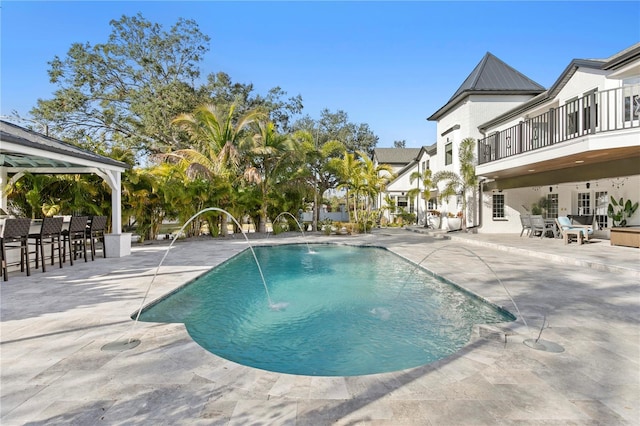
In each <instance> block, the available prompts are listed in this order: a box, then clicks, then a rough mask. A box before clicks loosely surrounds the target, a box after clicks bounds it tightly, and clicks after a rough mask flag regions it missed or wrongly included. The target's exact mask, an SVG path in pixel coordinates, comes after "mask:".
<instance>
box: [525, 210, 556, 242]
mask: <svg viewBox="0 0 640 426" xmlns="http://www.w3.org/2000/svg"><path fill="white" fill-rule="evenodd" d="M547 232H551V233H552V234H553V235H555V227H554V226H553V223H550V222H547V221H545V220H544V218H543V217H542V215H539V214H532V215H531V232H530V233H529V237H533V236H536V237H540V238H543V237H544V236H545V235H546V234H547Z"/></svg>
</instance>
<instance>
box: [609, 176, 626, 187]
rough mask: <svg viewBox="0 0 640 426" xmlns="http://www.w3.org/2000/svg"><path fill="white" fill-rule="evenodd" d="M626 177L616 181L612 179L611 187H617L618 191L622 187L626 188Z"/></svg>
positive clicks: (618, 178)
mask: <svg viewBox="0 0 640 426" xmlns="http://www.w3.org/2000/svg"><path fill="white" fill-rule="evenodd" d="M627 179H629V178H626V177H617V178H615V179H611V187H615V188H616V189H620V187H621V186H624V183H625V182H626V181H627Z"/></svg>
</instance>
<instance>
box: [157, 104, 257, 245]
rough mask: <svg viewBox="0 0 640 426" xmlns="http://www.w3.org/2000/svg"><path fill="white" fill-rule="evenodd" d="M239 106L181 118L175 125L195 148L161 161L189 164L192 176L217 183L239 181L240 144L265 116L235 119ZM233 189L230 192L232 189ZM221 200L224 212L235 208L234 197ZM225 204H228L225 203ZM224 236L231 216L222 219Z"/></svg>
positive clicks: (253, 113) (200, 111) (165, 156)
mask: <svg viewBox="0 0 640 426" xmlns="http://www.w3.org/2000/svg"><path fill="white" fill-rule="evenodd" d="M235 108H236V105H235V104H232V105H231V106H230V107H229V108H228V110H227V111H225V110H223V109H222V108H220V107H218V106H216V105H203V106H200V107H198V108H197V109H196V110H195V111H194V112H193V113H191V114H181V115H179V116H178V117H176V118H175V119H174V120H173V121H172V123H173V124H175V125H178V126H180V127H182V128H183V129H185V130H186V131H187V133H188V134H189V135H190V137H191V139H192V141H193V144H194V146H193V147H192V148H188V149H181V150H177V151H173V152H170V153H167V154H163V155H162V156H160V158H162V159H164V160H166V161H186V162H187V163H188V169H187V171H188V174H189V176H193V177H195V176H199V177H203V178H205V179H213V177H214V176H217V177H222V178H226V179H228V180H229V181H234V180H236V179H238V178H239V177H240V176H242V174H241V173H240V170H241V168H240V161H241V154H240V149H239V145H240V141H241V140H242V138H243V137H244V135H245V130H246V128H247V127H248V126H249V125H251V123H253V122H254V121H256V120H257V119H260V118H261V117H263V116H264V113H263V112H262V111H259V110H257V109H254V110H250V111H248V112H247V113H245V114H244V115H242V116H241V117H238V118H235V117H234V112H235ZM229 189H230V188H229ZM226 195H227V197H225V196H221V197H220V200H221V202H222V206H221V207H223V208H226V207H229V205H230V204H232V200H230V198H231V196H232V193H231V192H229V193H228V194H226ZM224 200H226V201H227V203H224ZM221 220H222V224H221V228H222V235H226V234H227V216H226V215H223V216H222V219H221Z"/></svg>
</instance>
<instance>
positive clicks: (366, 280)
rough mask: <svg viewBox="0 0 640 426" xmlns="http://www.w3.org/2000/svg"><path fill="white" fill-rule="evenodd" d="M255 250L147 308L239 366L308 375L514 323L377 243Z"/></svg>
mask: <svg viewBox="0 0 640 426" xmlns="http://www.w3.org/2000/svg"><path fill="white" fill-rule="evenodd" d="M311 247H312V248H313V253H309V251H308V249H307V246H306V245H297V244H292V245H283V246H269V247H256V248H254V251H255V254H256V257H257V259H258V261H259V263H260V266H261V268H262V271H263V275H264V277H265V281H266V284H267V288H268V291H269V294H270V297H271V300H272V301H273V302H274V304H275V305H286V307H285V308H284V309H281V310H274V309H270V308H269V302H268V299H267V294H266V291H265V288H264V285H263V282H262V279H261V277H260V274H259V271H258V268H257V266H256V263H255V260H254V258H253V256H252V254H251V252H250V251H249V250H246V251H244V252H243V253H241V254H239V255H238V256H236V257H234V258H232V259H230V260H229V261H227V262H225V263H223V264H222V265H220V266H218V267H216V268H214V269H212V270H211V271H209V272H207V273H206V274H204V275H202V276H201V277H199V278H198V279H196V280H194V281H192V282H190V283H188V284H187V285H185V286H183V287H181V288H180V289H178V290H177V291H175V292H173V293H172V294H170V295H168V296H167V297H164V298H162V299H160V300H159V301H157V302H155V303H153V304H151V305H150V306H148V307H147V308H145V309H144V310H143V312H142V314H141V316H140V320H141V321H150V322H182V323H184V324H185V326H186V328H187V330H188V332H189V334H190V335H191V337H192V338H193V340H194V341H196V342H197V343H198V344H199V345H201V346H202V347H204V348H205V349H207V350H208V351H210V352H212V353H214V354H216V355H219V356H221V357H223V358H226V359H229V360H231V361H235V362H238V363H240V364H244V365H248V366H252V367H256V368H260V369H264V370H269V371H275V372H282V373H289V374H301V375H312V376H354V375H364V374H373V373H382V372H389V371H397V370H401V369H406V368H411V367H416V366H420V365H424V364H427V363H429V362H433V361H436V360H438V359H441V358H444V357H446V356H449V355H451V354H453V353H455V352H457V351H458V350H459V349H460V348H461V347H463V346H464V345H465V344H466V343H467V342H468V341H469V337H470V334H471V330H472V327H473V325H474V324H478V323H496V322H503V321H512V320H513V319H514V317H513V316H512V315H511V314H510V313H508V312H506V311H504V310H501V309H499V308H498V307H496V306H494V305H491V304H489V303H487V302H486V301H484V300H482V299H480V298H478V297H475V296H474V295H472V294H470V293H467V292H465V291H462V290H461V289H459V288H457V287H456V286H454V285H451V284H449V283H447V282H445V281H444V280H442V279H438V278H437V277H434V276H432V275H431V274H430V273H428V272H427V271H425V270H424V269H422V268H417V267H416V266H415V265H414V264H413V263H410V262H408V261H406V260H405V259H403V258H401V257H399V256H397V255H395V254H393V253H391V252H389V251H387V250H386V249H382V248H377V247H354V246H344V245H331V244H314V245H312V246H311Z"/></svg>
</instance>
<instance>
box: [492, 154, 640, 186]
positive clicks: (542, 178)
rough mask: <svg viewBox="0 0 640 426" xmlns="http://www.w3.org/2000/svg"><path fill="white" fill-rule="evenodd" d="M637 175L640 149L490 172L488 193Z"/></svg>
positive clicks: (548, 161) (557, 159) (529, 164)
mask: <svg viewBox="0 0 640 426" xmlns="http://www.w3.org/2000/svg"><path fill="white" fill-rule="evenodd" d="M638 173H640V148H639V147H637V146H634V147H623V148H612V149H604V150H596V151H585V152H580V153H576V154H573V155H567V156H563V157H560V158H551V159H548V160H545V161H539V162H536V163H527V164H523V165H521V166H517V167H511V168H505V169H501V170H499V169H498V170H492V171H491V173H490V175H489V174H487V175H486V176H485V177H486V178H489V179H492V180H493V182H491V183H490V184H488V185H487V188H489V189H509V188H520V187H527V186H539V185H549V184H556V183H566V182H578V181H584V180H590V179H601V178H609V177H618V176H629V175H634V174H638Z"/></svg>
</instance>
